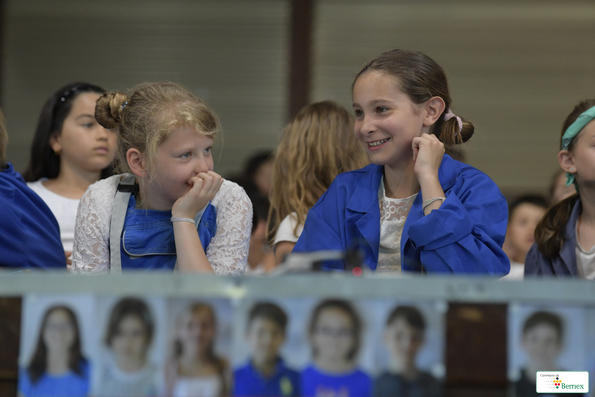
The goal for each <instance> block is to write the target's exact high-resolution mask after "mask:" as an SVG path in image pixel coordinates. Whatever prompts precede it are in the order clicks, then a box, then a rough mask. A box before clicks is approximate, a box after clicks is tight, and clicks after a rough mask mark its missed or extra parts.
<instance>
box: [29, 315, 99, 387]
mask: <svg viewBox="0 0 595 397" xmlns="http://www.w3.org/2000/svg"><path fill="white" fill-rule="evenodd" d="M81 344H82V343H81V335H80V331H79V326H78V321H77V318H76V315H75V314H74V312H73V311H72V309H70V308H69V307H67V306H53V307H51V308H49V309H48V310H46V312H45V314H44V317H43V320H42V321H41V327H40V331H39V335H38V338H37V344H36V347H35V350H34V352H33V356H32V357H31V361H30V362H29V365H28V366H27V367H26V368H21V369H20V371H19V386H18V389H19V395H20V396H24V397H85V396H87V395H88V394H89V372H90V371H89V362H88V361H87V359H86V358H85V357H84V356H83V354H82V351H81V350H82V349H81Z"/></svg>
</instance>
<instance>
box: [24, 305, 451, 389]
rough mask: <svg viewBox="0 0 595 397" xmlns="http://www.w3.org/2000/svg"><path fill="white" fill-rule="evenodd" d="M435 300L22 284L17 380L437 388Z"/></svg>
mask: <svg viewBox="0 0 595 397" xmlns="http://www.w3.org/2000/svg"><path fill="white" fill-rule="evenodd" d="M446 310H447V305H446V304H445V303H444V302H443V301H430V300H427V301H421V302H412V301H411V300H409V301H407V300H396V299H360V300H357V301H351V300H345V299H340V298H337V299H335V298H328V299H326V298H325V299H314V298H276V299H226V298H204V299H203V298H196V299H195V298H179V297H175V298H166V297H146V296H145V297H143V296H116V295H113V296H112V295H75V294H73V295H54V294H29V295H27V296H25V297H24V299H23V312H22V328H21V350H20V351H21V355H20V359H19V392H20V393H21V394H22V395H23V396H27V397H28V396H39V395H43V396H65V397H66V396H97V397H100V396H178V397H182V396H187V397H190V396H222V395H234V396H255V395H262V396H264V395H278V396H285V395H287V396H302V395H303V396H310V395H311V396H346V397H347V396H371V395H383V393H386V392H387V391H389V390H390V393H392V391H394V390H395V388H402V389H403V390H414V389H420V390H421V391H422V392H423V394H422V395H436V396H439V395H441V393H442V384H443V380H444V377H445V367H444V332H445V330H444V323H445V320H444V316H445V312H446ZM399 371H402V372H403V373H404V372H405V371H409V372H408V374H410V373H415V374H417V376H416V377H415V379H414V380H411V379H410V377H406V376H401V375H400V374H399ZM411 371H413V372H411ZM391 395H392V394H391Z"/></svg>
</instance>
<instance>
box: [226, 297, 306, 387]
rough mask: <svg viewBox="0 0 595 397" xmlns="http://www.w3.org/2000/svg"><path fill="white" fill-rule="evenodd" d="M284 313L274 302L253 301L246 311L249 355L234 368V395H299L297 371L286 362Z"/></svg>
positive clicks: (285, 318)
mask: <svg viewBox="0 0 595 397" xmlns="http://www.w3.org/2000/svg"><path fill="white" fill-rule="evenodd" d="M286 327H287V315H286V314H285V312H284V311H283V309H281V308H280V307H279V306H277V305H275V304H273V303H264V302H261V303H256V304H255V305H254V306H253V307H252V309H251V310H250V313H249V314H248V322H247V324H246V341H247V342H248V344H249V346H250V349H251V354H252V356H251V358H250V359H249V360H248V363H246V365H244V366H243V367H240V368H237V369H236V370H235V371H234V387H233V395H234V396H245V397H249V396H299V395H300V392H299V374H298V373H297V372H296V371H294V370H292V369H289V368H287V367H286V366H285V364H284V362H283V359H282V358H281V357H280V356H279V349H280V348H281V346H282V345H283V343H284V342H285V330H286Z"/></svg>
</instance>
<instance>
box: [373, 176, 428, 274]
mask: <svg viewBox="0 0 595 397" xmlns="http://www.w3.org/2000/svg"><path fill="white" fill-rule="evenodd" d="M417 195H418V193H415V194H413V195H412V196H409V197H407V198H403V199H396V198H390V197H386V194H385V191H384V177H382V179H381V180H380V186H379V187H378V203H379V205H380V249H379V251H378V266H377V267H376V273H401V236H402V235H403V227H404V226H405V221H406V220H407V215H409V211H410V210H411V206H412V205H413V202H414V201H415V198H416V197H417Z"/></svg>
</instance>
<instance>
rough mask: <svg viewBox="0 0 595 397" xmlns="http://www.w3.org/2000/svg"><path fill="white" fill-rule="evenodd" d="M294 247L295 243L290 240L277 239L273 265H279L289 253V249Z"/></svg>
mask: <svg viewBox="0 0 595 397" xmlns="http://www.w3.org/2000/svg"><path fill="white" fill-rule="evenodd" d="M293 247H295V243H292V242H290V241H279V242H278V243H277V244H275V265H279V264H280V263H281V262H283V260H284V259H285V257H286V256H287V255H288V254H291V251H292V250H293Z"/></svg>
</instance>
